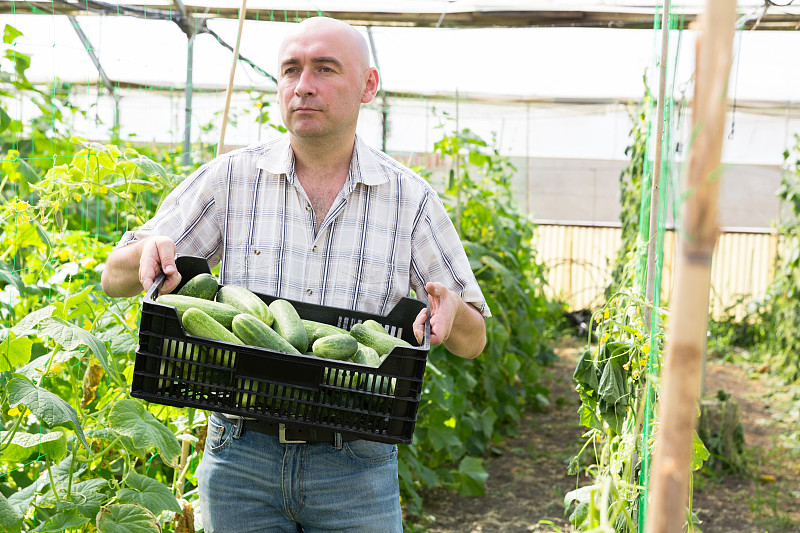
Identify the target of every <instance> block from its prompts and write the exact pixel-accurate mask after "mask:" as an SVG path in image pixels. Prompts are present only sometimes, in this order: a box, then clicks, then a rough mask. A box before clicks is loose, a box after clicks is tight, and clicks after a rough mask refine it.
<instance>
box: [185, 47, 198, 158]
mask: <svg viewBox="0 0 800 533" xmlns="http://www.w3.org/2000/svg"><path fill="white" fill-rule="evenodd" d="M186 37H187V39H188V40H187V42H186V88H185V89H184V96H185V101H186V104H185V107H184V120H183V166H185V167H188V166H190V165H191V164H192V93H193V92H194V89H193V87H192V69H193V66H192V63H193V59H194V37H195V34H194V32H192V33H188V34H187V35H186Z"/></svg>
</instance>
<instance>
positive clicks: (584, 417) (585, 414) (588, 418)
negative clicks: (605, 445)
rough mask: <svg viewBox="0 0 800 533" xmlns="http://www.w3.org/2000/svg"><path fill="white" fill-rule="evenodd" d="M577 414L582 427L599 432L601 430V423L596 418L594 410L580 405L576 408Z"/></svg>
mask: <svg viewBox="0 0 800 533" xmlns="http://www.w3.org/2000/svg"><path fill="white" fill-rule="evenodd" d="M578 414H579V416H580V422H581V425H582V426H585V427H587V428H594V429H599V430H600V431H602V430H603V423H602V422H601V421H600V419H599V418H598V417H597V414H596V413H595V411H594V409H591V408H589V407H587V406H586V405H581V406H580V407H579V408H578Z"/></svg>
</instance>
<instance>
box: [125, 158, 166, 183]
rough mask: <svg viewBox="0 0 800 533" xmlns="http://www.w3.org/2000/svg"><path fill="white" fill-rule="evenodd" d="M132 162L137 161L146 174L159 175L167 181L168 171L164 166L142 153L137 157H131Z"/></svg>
mask: <svg viewBox="0 0 800 533" xmlns="http://www.w3.org/2000/svg"><path fill="white" fill-rule="evenodd" d="M131 162H133V163H135V164H136V166H137V167H138V168H139V170H141V171H142V173H143V174H144V175H145V176H159V177H160V178H161V179H163V180H164V181H166V179H167V171H166V170H164V167H162V166H161V165H159V164H158V163H156V162H155V161H153V160H152V159H150V158H148V157H145V156H143V155H142V156H139V157H137V158H135V159H131Z"/></svg>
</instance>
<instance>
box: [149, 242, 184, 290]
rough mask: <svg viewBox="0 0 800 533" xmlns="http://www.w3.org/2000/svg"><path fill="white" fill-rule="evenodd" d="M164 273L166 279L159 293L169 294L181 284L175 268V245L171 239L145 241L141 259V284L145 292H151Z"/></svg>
mask: <svg viewBox="0 0 800 533" xmlns="http://www.w3.org/2000/svg"><path fill="white" fill-rule="evenodd" d="M162 272H163V273H164V275H165V276H166V278H165V279H164V283H162V284H161V288H160V289H159V291H158V293H159V294H167V293H169V292H172V290H173V289H174V288H175V287H177V286H178V284H179V283H180V282H181V275H180V273H178V268H177V267H176V266H175V243H174V242H173V241H172V239H170V238H169V237H160V236H159V237H152V238H149V239H145V240H144V241H143V245H142V257H141V259H139V282H140V283H141V284H142V287H143V288H144V290H145V292H147V291H148V290H150V287H151V286H152V285H153V283H154V282H155V280H156V278H157V277H158V275H159V274H161V273H162Z"/></svg>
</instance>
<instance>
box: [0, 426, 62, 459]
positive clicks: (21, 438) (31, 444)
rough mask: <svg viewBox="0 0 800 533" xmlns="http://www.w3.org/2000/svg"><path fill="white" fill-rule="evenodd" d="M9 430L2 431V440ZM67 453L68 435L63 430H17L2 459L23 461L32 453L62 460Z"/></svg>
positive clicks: (0, 436)
mask: <svg viewBox="0 0 800 533" xmlns="http://www.w3.org/2000/svg"><path fill="white" fill-rule="evenodd" d="M7 437H8V432H7V431H0V442H5V441H6V438H7ZM66 453H67V437H66V435H64V432H63V431H51V432H50V433H24V432H22V431H17V432H16V433H15V434H14V436H13V437H12V438H11V442H10V443H9V445H8V447H7V448H6V449H5V450H4V451H3V455H2V459H3V461H7V462H9V463H22V462H25V461H27V460H28V459H29V458H30V457H31V455H33V454H40V455H43V456H47V457H49V458H50V460H52V461H54V462H57V461H60V460H61V459H62V458H63V457H64V455H66Z"/></svg>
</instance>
